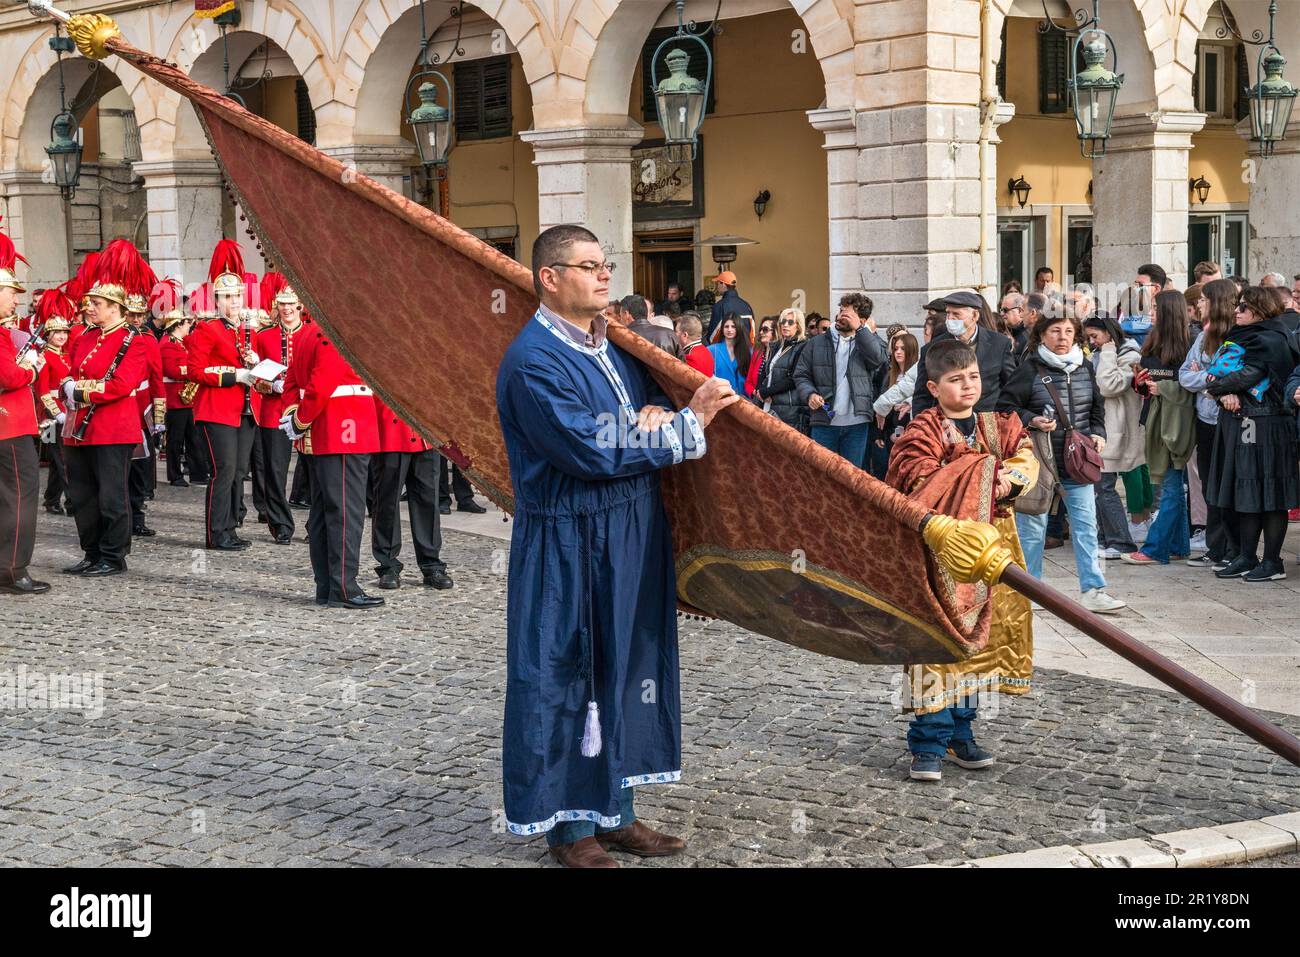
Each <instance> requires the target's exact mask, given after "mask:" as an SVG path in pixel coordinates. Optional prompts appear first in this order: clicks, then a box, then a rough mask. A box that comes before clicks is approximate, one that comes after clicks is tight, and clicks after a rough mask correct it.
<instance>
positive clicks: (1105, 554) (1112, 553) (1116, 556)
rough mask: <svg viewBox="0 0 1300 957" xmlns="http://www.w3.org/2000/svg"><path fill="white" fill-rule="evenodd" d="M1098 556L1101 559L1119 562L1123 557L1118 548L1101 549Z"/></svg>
mask: <svg viewBox="0 0 1300 957" xmlns="http://www.w3.org/2000/svg"><path fill="white" fill-rule="evenodd" d="M1100 555H1101V557H1102V558H1109V559H1110V560H1111V561H1119V560H1120V559H1121V558H1123V557H1124V553H1123V552H1121V551H1120V550H1119V549H1118V548H1103V549H1102V550H1101V553H1100Z"/></svg>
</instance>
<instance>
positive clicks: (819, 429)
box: [812, 422, 871, 468]
mask: <svg viewBox="0 0 1300 957" xmlns="http://www.w3.org/2000/svg"><path fill="white" fill-rule="evenodd" d="M870 432H871V424H870V423H868V422H859V423H858V424H857V425H814V426H813V427H812V440H813V441H814V442H816V443H817V444H818V445H820V446H821V447H822V448H824V449H830V450H831V451H832V452H835V453H837V454H839V455H842V456H844V457H845V458H846V459H848V460H849V461H850V462H851V463H853V464H854V465H855V466H857V467H858V468H862V460H863V457H864V456H865V455H866V452H867V436H868V435H869V434H870Z"/></svg>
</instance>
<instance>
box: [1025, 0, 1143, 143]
mask: <svg viewBox="0 0 1300 957" xmlns="http://www.w3.org/2000/svg"><path fill="white" fill-rule="evenodd" d="M1100 2H1101V0H1092V16H1091V17H1089V16H1088V15H1087V13H1086V12H1085V11H1083V10H1078V11H1076V13H1075V14H1074V20H1075V24H1074V26H1075V28H1077V29H1078V30H1079V35H1078V36H1076V37H1075V38H1074V42H1073V43H1072V44H1071V45H1070V60H1069V65H1068V66H1069V78H1070V79H1069V88H1070V99H1071V101H1072V102H1073V104H1074V122H1075V127H1076V128H1077V130H1078V135H1079V150H1080V152H1082V153H1083V155H1084V156H1085V157H1088V158H1089V159H1092V158H1093V157H1097V156H1105V155H1106V141H1107V140H1108V139H1110V125H1111V121H1112V120H1113V119H1114V118H1115V100H1116V98H1117V97H1118V96H1119V91H1120V87H1122V86H1123V85H1124V75H1123V74H1122V73H1116V72H1115V70H1113V69H1111V68H1109V67H1107V66H1106V60H1107V59H1110V60H1111V62H1112V64H1113V65H1114V66H1115V67H1118V66H1119V53H1118V51H1117V50H1116V49H1115V41H1114V40H1113V39H1112V38H1111V35H1110V34H1109V33H1107V32H1106V31H1105V30H1103V29H1102V28H1101V12H1100ZM1043 16H1044V20H1043V23H1042V24H1040V25H1039V31H1040V32H1042V33H1047V32H1049V31H1052V30H1056V31H1058V32H1060V33H1065V32H1066V31H1065V30H1063V29H1062V28H1061V27H1059V26H1057V24H1056V22H1055V21H1053V20H1052V18H1051V15H1050V14H1048V12H1047V2H1046V0H1043ZM1080 59H1082V60H1083V69H1082V70H1078V69H1076V67H1077V65H1078V62H1079V60H1080Z"/></svg>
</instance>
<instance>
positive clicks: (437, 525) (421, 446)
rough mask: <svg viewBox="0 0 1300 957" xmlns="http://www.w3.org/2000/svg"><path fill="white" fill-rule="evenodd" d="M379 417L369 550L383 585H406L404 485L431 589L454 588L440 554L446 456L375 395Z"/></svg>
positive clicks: (420, 559) (373, 459)
mask: <svg viewBox="0 0 1300 957" xmlns="http://www.w3.org/2000/svg"><path fill="white" fill-rule="evenodd" d="M375 415H376V417H377V418H378V420H379V452H378V453H377V454H376V455H372V456H371V457H370V493H371V503H370V551H371V554H373V555H374V556H375V574H376V575H378V576H379V587H380V588H398V587H400V585H401V578H400V575H401V573H402V562H401V560H400V559H398V557H397V555H398V553H399V552H400V551H401V550H402V505H401V498H402V489H403V487H405V489H406V510H407V512H408V514H409V515H410V517H411V539H412V542H413V544H414V545H415V561H416V563H417V564H418V565H419V568H420V572H421V573H422V574H423V576H424V583H425V584H426V585H428V586H430V587H431V588H451V587H452V586H453V585H454V584H455V583H454V582H453V581H452V580H451V576H450V575H448V574H447V566H446V564H445V563H444V562H443V561H442V558H441V557H440V556H439V551H440V550H441V548H442V520H441V515H440V514H439V512H438V464H439V459H440V458H441V456H440V455H439V454H438V452H437V450H436V449H434V447H433V446H432V445H430V444H429V443H428V442H426V441H425V440H424V439H423V438H421V437H420V436H419V435H417V434H416V432H415V430H414V429H412V428H411V427H410V426H409V425H407V424H406V423H405V422H403V421H402V420H401V419H399V418H398V417H397V414H396V413H395V412H393V410H392V409H390V408H389V407H388V406H387V405H386V404H385V403H384V402H383V400H381V399H379V398H378V397H376V398H375Z"/></svg>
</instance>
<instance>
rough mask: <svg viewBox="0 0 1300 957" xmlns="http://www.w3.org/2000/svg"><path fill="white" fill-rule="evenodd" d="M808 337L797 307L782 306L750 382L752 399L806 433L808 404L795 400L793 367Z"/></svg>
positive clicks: (807, 429)
mask: <svg viewBox="0 0 1300 957" xmlns="http://www.w3.org/2000/svg"><path fill="white" fill-rule="evenodd" d="M807 344H808V340H807V338H806V337H805V335H804V314H803V310H801V309H783V310H781V315H780V316H778V317H777V336H776V339H775V340H774V341H773V342H772V343H771V344H770V345H769V346H768V350H767V353H766V354H765V355H764V356H763V364H762V367H761V368H760V369H759V370H758V379H757V380H756V382H755V386H754V400H755V401H756V402H757V403H758V404H759V405H760V406H761V408H762V409H763V411H764V412H768V413H770V414H772V415H774V416H776V417H777V418H778V419H780V420H781V421H782V422H784V423H785V424H786V425H788V426H790V427H791V428H795V429H798V430H799V431H800V432H802V433H803V434H804V435H807V434H808V431H809V426H808V406H807V405H805V404H804V403H802V402H800V401H799V390H798V387H797V386H796V385H795V381H794V367H795V364H796V363H798V361H799V356H800V355H801V354H802V353H803V350H804V347H805V346H806V345H807Z"/></svg>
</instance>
